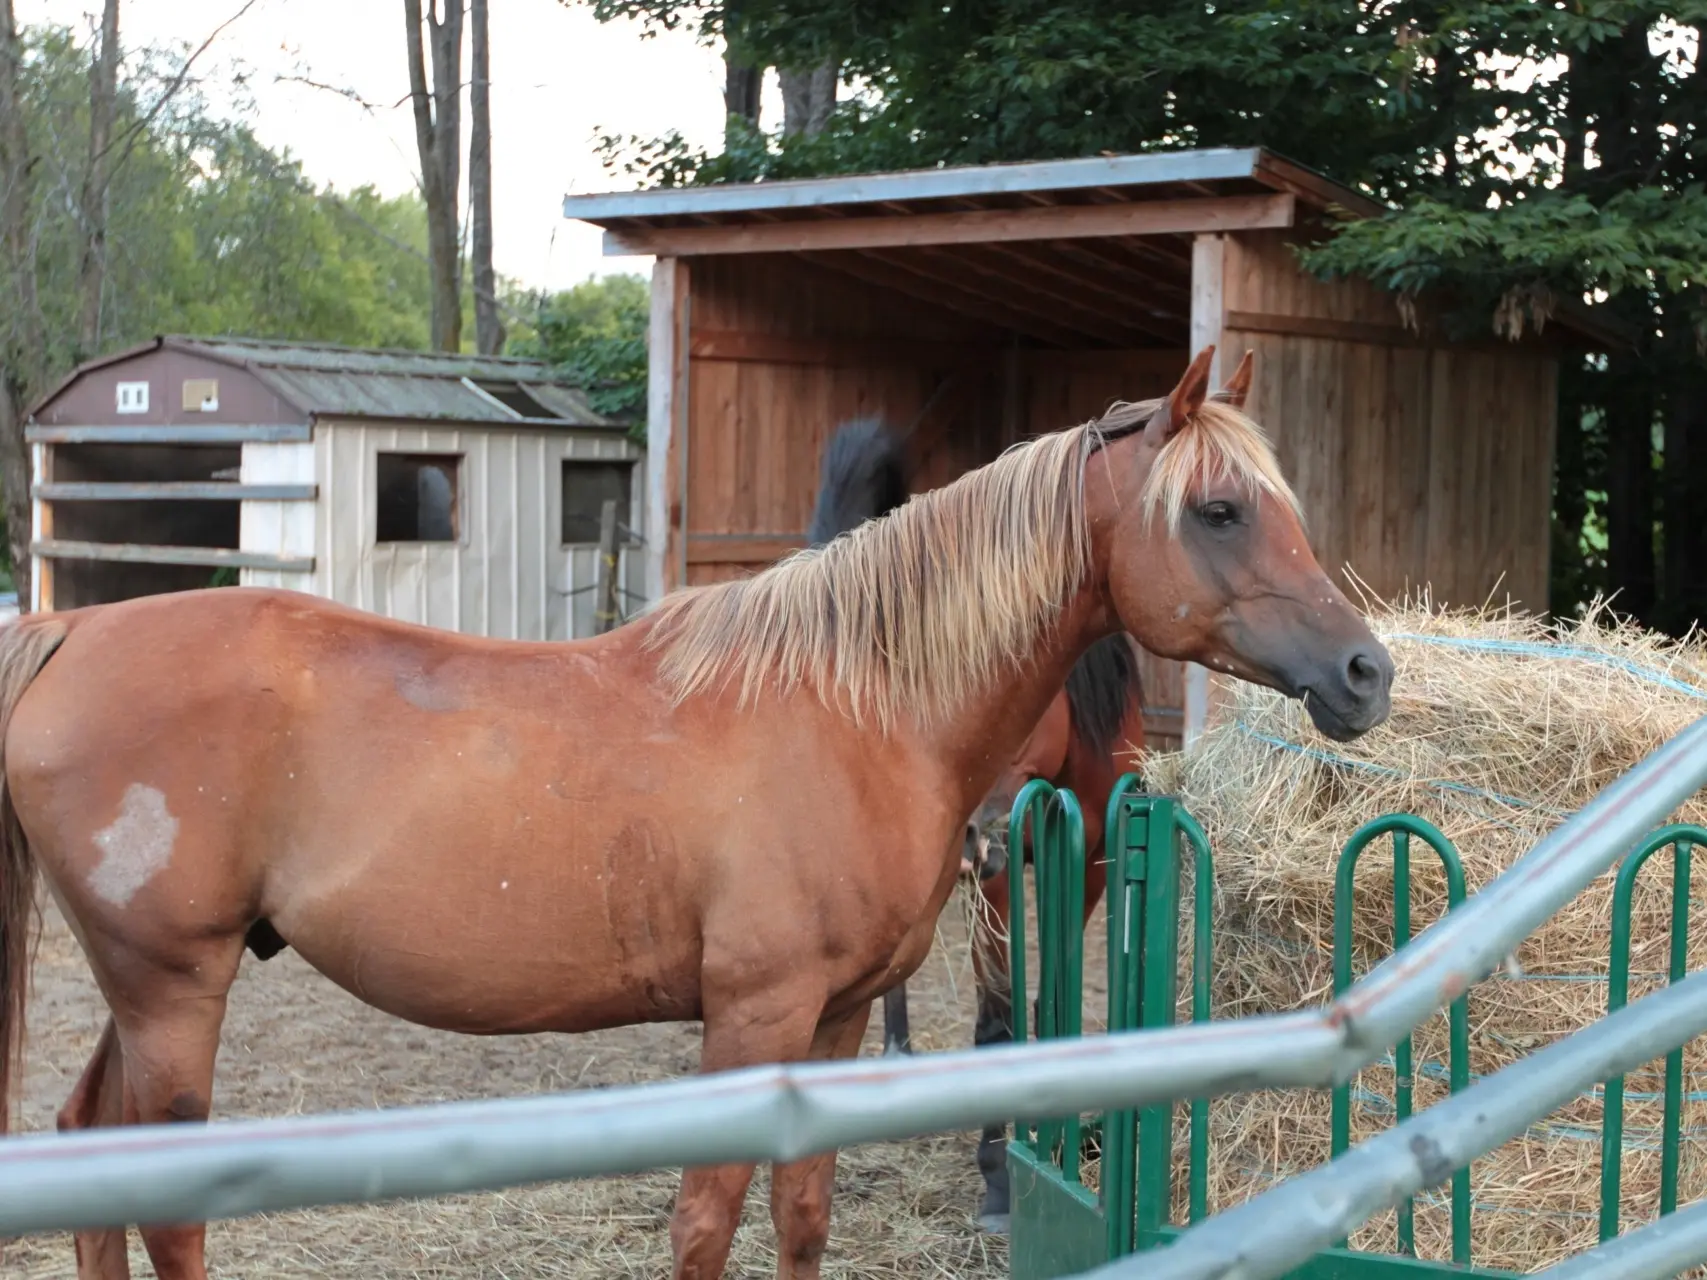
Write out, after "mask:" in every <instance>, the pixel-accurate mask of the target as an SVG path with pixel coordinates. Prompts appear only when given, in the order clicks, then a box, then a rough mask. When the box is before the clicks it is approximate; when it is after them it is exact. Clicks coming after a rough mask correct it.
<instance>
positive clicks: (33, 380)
mask: <svg viewBox="0 0 1707 1280" xmlns="http://www.w3.org/2000/svg"><path fill="white" fill-rule="evenodd" d="M22 63H23V47H22V44H21V42H20V41H19V39H18V24H17V20H16V18H15V17H14V15H13V12H12V0H0V292H3V293H4V294H5V295H6V300H7V305H6V306H5V308H4V309H3V311H0V502H3V504H4V508H5V510H4V514H5V517H6V540H7V543H8V545H9V547H10V549H11V553H12V580H13V582H14V583H15V584H16V586H17V588H18V608H19V610H20V611H21V612H27V611H28V610H29V607H30V452H29V446H28V445H26V444H25V443H24V409H25V408H26V406H27V405H28V403H29V397H30V395H31V393H32V392H33V391H34V389H35V388H36V387H37V386H39V385H40V380H41V378H42V376H43V372H44V368H45V365H46V363H47V352H46V348H45V346H44V344H43V338H42V334H43V331H44V328H45V322H44V321H43V319H42V315H41V306H40V302H39V300H38V298H37V296H36V264H35V245H34V242H33V239H32V236H31V234H30V216H31V209H32V206H33V203H34V202H33V193H32V189H31V187H32V181H33V177H34V172H33V165H32V162H31V157H30V153H29V135H28V133H27V132H26V131H25V128H24V113H23V102H22V95H21V93H20V91H19V86H20V84H21V82H22V79H23V75H22Z"/></svg>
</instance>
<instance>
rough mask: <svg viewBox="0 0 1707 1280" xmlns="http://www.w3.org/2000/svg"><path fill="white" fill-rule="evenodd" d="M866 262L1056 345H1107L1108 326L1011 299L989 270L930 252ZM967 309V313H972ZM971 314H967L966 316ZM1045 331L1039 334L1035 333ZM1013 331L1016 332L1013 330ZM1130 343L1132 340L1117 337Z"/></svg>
mask: <svg viewBox="0 0 1707 1280" xmlns="http://www.w3.org/2000/svg"><path fill="white" fill-rule="evenodd" d="M865 256H867V258H872V259H876V261H881V263H888V265H889V266H893V268H896V270H900V271H910V273H913V275H917V276H918V278H920V280H923V282H925V285H927V287H929V288H932V290H935V292H937V294H942V292H946V290H956V292H958V294H961V295H964V297H968V299H970V300H971V309H976V311H982V312H983V314H985V316H992V314H995V311H997V309H1002V311H1004V312H1007V314H1009V316H1016V317H1024V319H1029V323H1031V326H1033V331H1043V329H1048V331H1052V333H1053V335H1057V338H1055V340H1057V341H1062V343H1065V345H1067V346H1084V345H1087V343H1089V345H1092V346H1094V345H1098V343H1108V340H1110V335H1108V321H1106V319H1103V317H1101V316H1096V314H1092V312H1086V311H1082V309H1074V307H1067V309H1065V311H1072V314H1070V316H1063V314H1062V309H1060V307H1055V305H1048V304H1040V302H1036V300H1033V299H1026V297H1014V294H1016V290H1014V280H1012V278H1011V276H1005V275H1002V273H1000V271H993V270H992V268H988V266H980V265H978V263H975V261H970V259H966V258H964V256H956V258H949V256H946V254H941V253H932V251H929V249H927V251H917V253H896V251H893V249H889V251H879V249H867V251H865ZM971 309H970V311H971ZM968 314H970V312H968ZM1038 326H1043V329H1040V328H1038ZM1014 328H1017V324H1016V326H1014ZM1121 336H1125V338H1130V336H1132V335H1121Z"/></svg>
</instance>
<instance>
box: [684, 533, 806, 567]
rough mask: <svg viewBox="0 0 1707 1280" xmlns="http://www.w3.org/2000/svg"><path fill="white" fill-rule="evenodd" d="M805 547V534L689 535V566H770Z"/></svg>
mask: <svg viewBox="0 0 1707 1280" xmlns="http://www.w3.org/2000/svg"><path fill="white" fill-rule="evenodd" d="M805 545H806V535H805V534H804V533H752V534H746V533H690V534H689V535H688V563H689V564H770V563H771V562H772V561H775V560H780V559H782V558H783V557H784V556H785V555H787V554H788V553H789V552H790V551H798V550H800V548H801V547H804V546H805Z"/></svg>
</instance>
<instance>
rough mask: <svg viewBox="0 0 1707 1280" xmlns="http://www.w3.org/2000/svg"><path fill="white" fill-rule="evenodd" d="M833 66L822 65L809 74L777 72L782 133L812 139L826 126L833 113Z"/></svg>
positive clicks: (834, 74) (826, 63) (829, 63)
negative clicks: (779, 86)
mask: <svg viewBox="0 0 1707 1280" xmlns="http://www.w3.org/2000/svg"><path fill="white" fill-rule="evenodd" d="M836 72H837V67H836V64H835V63H834V62H824V63H821V64H820V65H818V66H816V67H813V68H812V69H811V70H809V71H782V70H778V72H777V79H778V80H780V81H781V82H782V131H783V133H784V134H797V133H798V134H804V135H805V136H806V137H808V138H815V137H817V136H818V135H819V134H820V133H822V132H824V126H825V125H826V124H828V123H829V122H830V113H831V112H832V111H834V110H835V109H836V78H837V77H836Z"/></svg>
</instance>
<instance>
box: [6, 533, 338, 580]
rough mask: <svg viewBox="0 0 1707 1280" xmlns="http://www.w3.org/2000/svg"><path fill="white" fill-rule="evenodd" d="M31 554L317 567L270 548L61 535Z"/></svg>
mask: <svg viewBox="0 0 1707 1280" xmlns="http://www.w3.org/2000/svg"><path fill="white" fill-rule="evenodd" d="M30 553H31V554H32V555H38V556H41V557H43V558H45V559H49V560H106V561H116V562H119V563H123V564H202V565H207V566H208V567H209V568H215V569H217V568H221V567H224V568H231V569H274V570H277V571H278V572H280V573H311V572H313V570H314V557H313V556H281V555H274V554H272V553H271V552H267V551H234V550H232V549H230V548H228V547H156V546H145V545H143V544H142V543H137V542H68V541H65V540H64V539H60V538H43V539H40V540H38V541H35V542H32V543H31V544H30Z"/></svg>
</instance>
